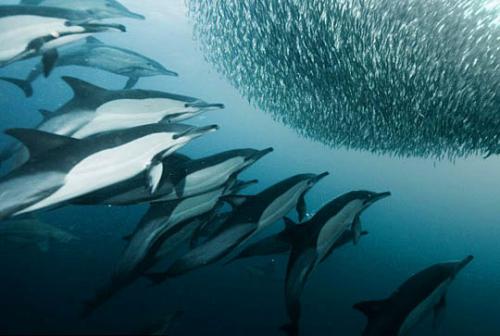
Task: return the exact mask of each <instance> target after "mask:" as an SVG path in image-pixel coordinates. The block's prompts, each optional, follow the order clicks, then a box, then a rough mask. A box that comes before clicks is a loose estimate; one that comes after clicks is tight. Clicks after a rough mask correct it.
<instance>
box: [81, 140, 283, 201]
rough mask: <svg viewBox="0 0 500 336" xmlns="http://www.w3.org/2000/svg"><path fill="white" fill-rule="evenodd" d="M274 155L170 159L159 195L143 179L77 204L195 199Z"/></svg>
mask: <svg viewBox="0 0 500 336" xmlns="http://www.w3.org/2000/svg"><path fill="white" fill-rule="evenodd" d="M272 151H273V149H272V148H271V147H269V148H266V149H263V150H256V149H251V148H241V149H233V150H229V151H225V152H222V153H218V154H214V155H210V156H206V157H202V158H199V159H192V160H190V159H185V158H184V159H179V157H177V156H175V157H167V158H166V159H165V160H164V161H163V166H164V169H163V171H164V174H163V175H162V177H161V179H160V182H159V185H158V188H157V190H156V192H155V193H153V194H151V193H150V192H149V191H148V189H147V188H146V187H145V186H144V183H143V180H142V178H141V177H140V176H139V177H136V178H135V179H133V180H129V181H125V182H123V183H122V184H119V185H115V186H113V187H111V188H107V189H103V190H99V191H98V192H96V193H93V194H90V195H87V196H86V197H84V198H83V199H80V200H77V203H78V204H108V205H128V204H137V203H143V202H161V201H169V200H175V199H179V198H184V197H191V196H194V195H197V194H201V193H206V192H208V191H210V190H213V189H216V188H219V187H220V186H222V185H224V184H226V183H227V182H228V181H229V180H230V179H231V178H232V177H234V176H235V175H237V174H239V173H241V172H242V171H243V170H244V169H246V168H248V167H249V166H251V165H253V164H254V163H255V162H256V161H258V160H259V159H261V158H262V157H264V156H265V155H267V154H268V153H270V152H272Z"/></svg>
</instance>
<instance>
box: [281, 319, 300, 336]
mask: <svg viewBox="0 0 500 336" xmlns="http://www.w3.org/2000/svg"><path fill="white" fill-rule="evenodd" d="M280 330H281V331H283V332H284V333H286V334H287V335H289V336H298V335H299V325H298V323H297V322H290V323H287V324H285V325H282V326H281V327H280Z"/></svg>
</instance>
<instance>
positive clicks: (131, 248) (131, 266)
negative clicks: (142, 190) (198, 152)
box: [83, 180, 248, 317]
mask: <svg viewBox="0 0 500 336" xmlns="http://www.w3.org/2000/svg"><path fill="white" fill-rule="evenodd" d="M246 185H248V184H247V183H243V184H240V183H238V182H237V181H235V180H233V181H230V182H228V184H227V185H224V186H222V187H220V188H219V189H217V190H213V191H210V192H208V193H205V194H202V195H198V196H194V197H189V198H185V199H181V200H175V201H167V202H160V203H154V204H151V206H150V207H149V209H148V211H147V212H146V214H145V215H144V216H143V217H142V219H141V221H140V222H139V224H138V226H137V228H136V230H135V232H134V233H132V234H131V235H130V236H127V237H125V239H126V240H128V244H127V246H126V248H125V250H124V252H123V254H122V256H121V258H120V260H119V261H118V263H117V265H116V267H115V269H114V270H113V274H112V277H111V282H110V283H109V284H107V285H106V286H104V287H103V288H102V289H100V290H98V291H97V295H96V297H95V298H94V299H93V300H91V301H88V302H86V304H85V310H84V312H83V316H84V317H85V316H88V315H90V314H91V313H92V312H93V311H94V310H95V309H96V308H98V307H99V306H100V305H102V304H103V303H104V302H106V301H107V300H109V299H110V298H111V297H112V296H113V295H115V294H116V293H117V292H118V291H119V290H121V289H123V288H124V287H126V286H128V285H130V284H131V283H133V282H134V281H135V280H137V279H138V278H139V277H141V276H142V275H143V274H144V272H146V271H147V270H149V269H150V268H151V267H153V266H154V265H155V264H156V263H157V262H158V261H159V260H160V259H161V258H162V257H164V256H165V255H166V254H167V253H169V252H170V250H171V249H172V246H169V245H170V244H172V243H173V244H175V245H177V246H178V245H180V244H181V243H182V242H180V241H174V239H169V238H171V237H173V236H175V237H176V238H182V237H183V234H184V233H185V232H183V234H181V235H178V233H179V231H186V230H187V231H189V230H191V227H192V226H195V227H196V225H199V224H201V222H202V221H203V220H205V218H204V217H207V216H208V217H211V216H212V215H211V211H212V210H213V209H214V208H215V207H216V206H217V204H218V203H219V198H220V197H221V196H222V195H224V194H227V193H230V192H231V191H233V190H235V189H236V190H239V189H240V188H243V187H244V186H246ZM233 188H235V189H233ZM193 230H194V229H193ZM167 250H168V252H167Z"/></svg>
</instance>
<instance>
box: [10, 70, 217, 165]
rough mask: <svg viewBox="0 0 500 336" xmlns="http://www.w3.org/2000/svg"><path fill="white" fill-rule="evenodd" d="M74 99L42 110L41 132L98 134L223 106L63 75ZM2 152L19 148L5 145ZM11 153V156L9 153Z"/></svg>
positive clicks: (78, 135) (175, 119) (22, 158)
mask: <svg viewBox="0 0 500 336" xmlns="http://www.w3.org/2000/svg"><path fill="white" fill-rule="evenodd" d="M63 80H64V81H65V82H66V83H67V84H68V85H69V87H70V88H71V89H72V91H73V98H72V99H71V100H70V101H68V102H67V103H66V104H64V105H63V106H62V107H61V108H59V109H58V110H57V111H55V112H48V111H41V112H42V114H43V117H44V118H43V120H42V122H41V123H40V124H39V125H38V126H37V127H36V128H37V129H38V130H40V131H45V132H49V133H54V134H59V135H65V136H71V137H73V138H77V139H82V138H86V137H89V136H91V135H95V134H98V133H103V132H109V131H114V130H120V129H126V128H132V127H135V126H141V125H147V124H153V123H157V122H160V121H168V122H179V121H182V120H185V119H188V118H191V117H193V116H196V115H198V114H200V113H203V112H205V111H210V110H214V109H221V108H224V105H223V104H209V103H206V102H204V101H203V100H200V99H197V98H192V97H186V96H181V95H176V94H171V93H166V92H160V91H153V90H106V89H104V88H101V87H98V86H95V85H92V84H90V83H88V82H85V81H82V80H80V79H77V78H73V77H63ZM4 151H6V152H8V153H6V154H3V155H1V156H2V157H4V158H5V157H10V156H12V155H15V154H14V153H15V152H17V151H18V149H17V148H16V147H12V146H11V147H6V149H4ZM9 154H10V156H9ZM17 155H18V157H17V158H16V161H17V164H19V163H23V162H25V161H26V160H27V157H26V152H24V153H22V152H20V153H19V154H17Z"/></svg>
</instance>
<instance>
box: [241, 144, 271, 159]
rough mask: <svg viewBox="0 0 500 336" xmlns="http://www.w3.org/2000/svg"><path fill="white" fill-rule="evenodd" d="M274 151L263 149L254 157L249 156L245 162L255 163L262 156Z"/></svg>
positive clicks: (269, 148)
mask: <svg viewBox="0 0 500 336" xmlns="http://www.w3.org/2000/svg"><path fill="white" fill-rule="evenodd" d="M273 151H274V148H273V147H268V148H266V149H263V150H261V151H258V152H257V153H255V154H254V155H252V156H250V157H249V158H248V159H247V161H252V162H255V161H257V160H260V159H262V158H263V157H264V156H266V155H267V154H269V153H271V152H273Z"/></svg>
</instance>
